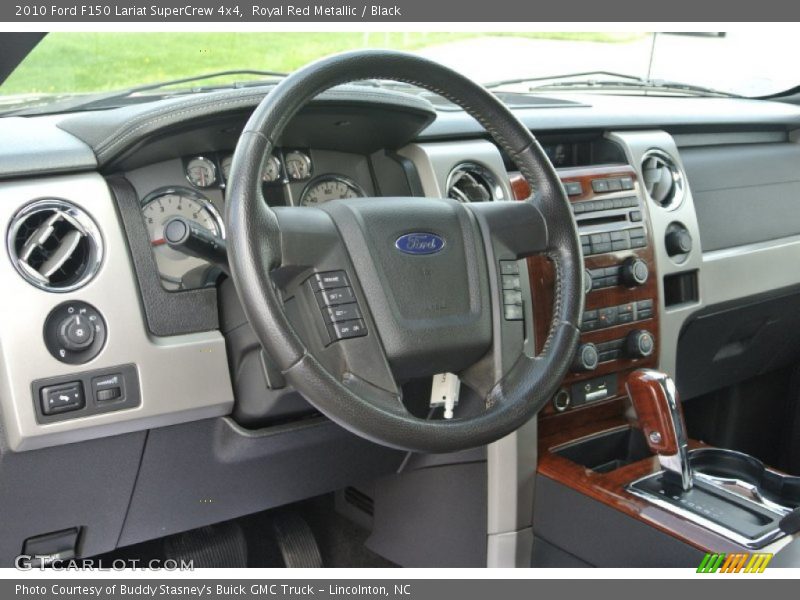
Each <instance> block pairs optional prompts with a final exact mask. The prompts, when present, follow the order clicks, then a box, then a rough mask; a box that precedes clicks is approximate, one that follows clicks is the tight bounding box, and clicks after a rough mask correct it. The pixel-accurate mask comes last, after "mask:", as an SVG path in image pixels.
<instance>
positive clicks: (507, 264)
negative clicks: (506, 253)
mask: <svg viewBox="0 0 800 600" xmlns="http://www.w3.org/2000/svg"><path fill="white" fill-rule="evenodd" d="M500 274H501V275H519V263H518V262H517V261H515V260H501V261H500Z"/></svg>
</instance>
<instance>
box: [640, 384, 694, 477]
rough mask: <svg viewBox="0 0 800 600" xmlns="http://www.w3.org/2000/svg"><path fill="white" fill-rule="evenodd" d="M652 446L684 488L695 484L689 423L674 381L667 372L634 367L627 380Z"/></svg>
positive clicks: (659, 458) (661, 462) (652, 449)
mask: <svg viewBox="0 0 800 600" xmlns="http://www.w3.org/2000/svg"><path fill="white" fill-rule="evenodd" d="M626 387H627V390H628V395H629V396H630V398H631V402H632V403H633V408H634V410H636V415H637V416H638V418H639V424H640V425H641V426H642V430H643V431H644V435H645V438H646V439H647V444H648V446H650V450H651V451H652V452H653V453H654V454H656V455H658V461H659V463H660V464H661V467H662V468H663V469H664V471H665V472H666V473H667V474H670V475H673V476H677V477H678V478H679V480H680V483H681V487H682V488H683V489H684V491H688V490H690V489H691V488H692V485H693V477H692V469H691V466H690V465H689V457H688V446H689V444H688V440H687V437H686V423H685V422H684V420H683V409H682V408H681V404H680V401H679V400H678V392H677V390H676V389H675V382H674V381H673V380H672V378H671V377H670V376H669V375H667V374H666V373H662V372H661V371H654V370H651V369H640V370H638V371H634V372H633V373H631V374H630V376H629V377H628V381H627V384H626Z"/></svg>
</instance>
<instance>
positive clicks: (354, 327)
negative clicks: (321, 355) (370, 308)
mask: <svg viewBox="0 0 800 600" xmlns="http://www.w3.org/2000/svg"><path fill="white" fill-rule="evenodd" d="M328 333H330V336H331V339H332V340H334V341H337V340H346V339H350V338H355V337H361V336H364V335H367V327H366V325H364V321H362V320H361V319H356V320H354V321H342V322H341V323H330V324H329V325H328Z"/></svg>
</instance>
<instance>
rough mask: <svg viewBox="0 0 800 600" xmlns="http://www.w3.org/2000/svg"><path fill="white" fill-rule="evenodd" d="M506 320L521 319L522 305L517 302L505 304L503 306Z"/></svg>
mask: <svg viewBox="0 0 800 600" xmlns="http://www.w3.org/2000/svg"><path fill="white" fill-rule="evenodd" d="M503 310H504V313H505V317H506V321H521V320H522V306H520V305H518V304H507V305H506V306H504V307H503Z"/></svg>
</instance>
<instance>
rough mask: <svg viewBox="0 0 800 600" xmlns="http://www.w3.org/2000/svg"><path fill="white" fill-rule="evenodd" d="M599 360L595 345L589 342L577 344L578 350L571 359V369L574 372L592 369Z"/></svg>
mask: <svg viewBox="0 0 800 600" xmlns="http://www.w3.org/2000/svg"><path fill="white" fill-rule="evenodd" d="M599 362H600V353H599V352H598V351H597V346H595V345H594V344H592V343H591V342H586V343H585V344H581V345H580V346H578V351H577V352H576V353H575V358H574V360H573V361H572V370H573V371H574V372H575V373H583V372H585V371H594V370H595V369H596V368H597V364H598V363H599Z"/></svg>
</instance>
